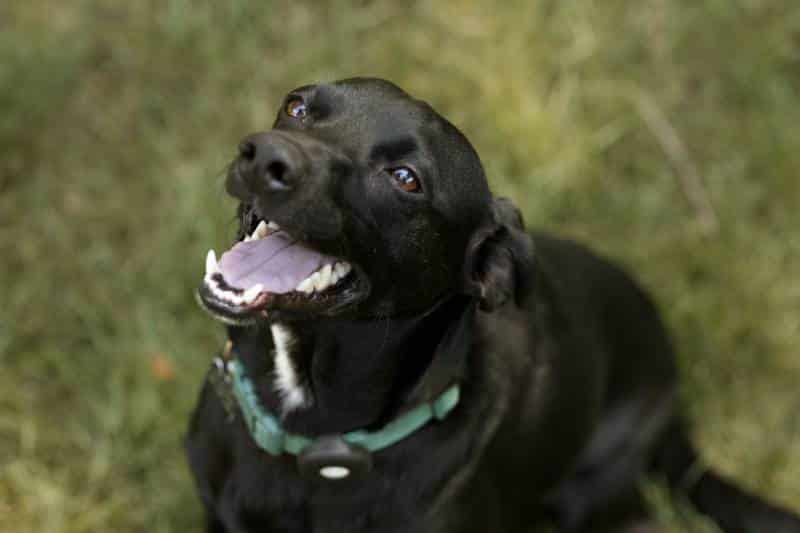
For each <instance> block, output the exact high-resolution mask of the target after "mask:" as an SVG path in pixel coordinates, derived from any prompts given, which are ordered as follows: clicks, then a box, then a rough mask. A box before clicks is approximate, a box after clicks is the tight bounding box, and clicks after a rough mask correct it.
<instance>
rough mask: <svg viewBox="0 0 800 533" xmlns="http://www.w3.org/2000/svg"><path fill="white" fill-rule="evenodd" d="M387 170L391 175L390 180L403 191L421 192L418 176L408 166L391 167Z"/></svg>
mask: <svg viewBox="0 0 800 533" xmlns="http://www.w3.org/2000/svg"><path fill="white" fill-rule="evenodd" d="M388 172H389V174H390V175H391V176H392V180H394V182H395V183H396V184H397V186H398V187H400V188H401V189H403V190H404V191H406V192H413V193H419V192H422V183H420V181H419V178H418V177H417V175H416V174H415V173H414V171H413V170H411V169H410V168H408V167H397V168H391V169H389V170H388Z"/></svg>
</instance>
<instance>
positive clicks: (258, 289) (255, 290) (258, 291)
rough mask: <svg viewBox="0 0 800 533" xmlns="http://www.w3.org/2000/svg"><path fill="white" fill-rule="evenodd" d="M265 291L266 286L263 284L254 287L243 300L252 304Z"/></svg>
mask: <svg viewBox="0 0 800 533" xmlns="http://www.w3.org/2000/svg"><path fill="white" fill-rule="evenodd" d="M262 290H264V286H263V285H262V284H260V283H259V284H257V285H253V286H252V287H250V288H249V289H247V290H246V291H244V294H242V300H243V301H245V302H247V303H250V302H252V301H253V300H255V299H256V297H257V296H258V295H259V294H261V291H262Z"/></svg>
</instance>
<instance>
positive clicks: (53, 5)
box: [0, 0, 800, 533]
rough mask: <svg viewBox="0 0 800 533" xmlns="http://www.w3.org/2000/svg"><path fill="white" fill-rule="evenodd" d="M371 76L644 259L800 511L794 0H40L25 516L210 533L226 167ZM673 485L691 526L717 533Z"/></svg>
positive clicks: (16, 337)
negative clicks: (290, 116) (285, 119)
mask: <svg viewBox="0 0 800 533" xmlns="http://www.w3.org/2000/svg"><path fill="white" fill-rule="evenodd" d="M352 75H377V76H382V77H386V78H389V79H392V80H394V81H395V82H397V83H398V84H399V85H401V86H403V87H405V88H407V89H408V90H409V91H411V92H412V93H414V94H416V95H418V96H420V97H423V98H424V99H426V100H428V101H430V102H431V103H432V104H433V105H434V106H435V107H436V108H437V109H439V110H440V111H441V112H442V113H443V114H445V115H446V116H448V117H450V118H451V119H452V120H453V121H454V122H455V123H456V124H457V125H459V126H460V127H461V128H462V129H463V130H464V131H465V132H466V133H467V135H468V136H469V137H470V138H471V139H472V140H473V142H474V144H475V145H476V147H477V148H478V150H479V152H480V153H481V154H482V158H483V160H484V163H485V166H486V168H487V172H488V174H489V176H490V177H491V181H492V185H493V187H494V189H495V190H496V191H497V192H498V193H501V194H505V195H509V196H512V197H513V198H514V199H515V201H516V202H517V203H518V205H519V206H520V207H521V208H522V209H523V210H524V212H525V214H526V216H527V220H528V223H529V224H530V225H532V226H539V227H544V228H547V229H549V230H552V231H555V232H557V233H560V234H563V235H569V236H573V237H577V238H580V239H584V240H586V241H588V242H590V243H592V244H593V245H594V246H595V247H596V248H597V249H599V250H601V251H602V252H604V253H606V254H609V255H611V256H613V257H615V258H617V259H618V260H620V261H622V262H623V263H625V264H627V265H629V266H630V267H631V268H632V269H634V270H635V271H636V272H637V273H638V275H639V277H640V278H641V279H642V280H643V282H644V283H645V284H646V285H647V286H648V287H649V288H650V289H651V290H652V291H653V293H654V294H655V296H656V298H657V300H658V302H659V304H660V306H661V308H662V309H663V311H664V312H665V315H666V318H667V321H668V322H669V324H670V326H671V328H672V330H673V332H674V334H675V339H676V342H677V344H678V347H679V350H680V354H681V368H682V373H683V378H684V381H683V389H682V399H683V403H684V406H685V410H686V411H687V413H688V414H689V416H690V417H691V418H692V420H693V421H694V435H695V438H696V440H697V442H698V443H699V444H700V445H701V447H702V449H703V451H704V455H705V457H706V458H707V459H708V461H709V462H710V463H712V464H713V465H715V466H717V467H718V468H720V469H721V470H723V471H724V472H726V473H728V474H730V475H731V476H733V477H735V478H736V479H738V480H740V481H741V482H742V483H743V484H744V485H746V486H747V487H749V488H751V489H753V490H756V491H758V492H759V493H761V494H764V495H766V496H769V497H770V498H772V499H774V500H775V501H779V502H782V503H784V504H786V505H794V507H795V508H800V503H799V502H800V454H798V453H797V452H796V450H797V449H798V445H800V415H799V414H798V413H800V395H798V393H797V383H798V382H799V381H800V357H798V356H799V355H800V354H798V348H797V346H798V341H800V277H799V276H798V273H800V231H799V230H800V179H798V175H800V150H798V147H799V146H800V128H798V127H797V124H798V123H800V106H798V102H800V98H799V97H800V94H798V93H800V5H797V3H796V2H793V1H791V0H783V1H781V0H771V1H768V0H703V1H700V2H698V1H696V0H674V1H671V2H668V1H667V0H642V1H640V2H630V1H622V0H604V1H603V2H600V1H598V0H594V1H593V0H561V1H555V0H541V1H538V2H528V1H523V0H509V1H507V2H503V3H490V2H479V3H474V4H473V3H470V4H467V3H464V2H459V1H456V0H444V1H440V2H435V3H434V2H426V1H418V2H415V1H402V2H398V1H391V2H390V1H373V2H362V1H350V2H345V1H342V0H330V1H326V2H312V1H311V0H295V1H293V2H262V3H248V2H244V1H232V2H218V3H210V2H209V3H200V2H188V1H185V0H169V1H155V0H147V1H142V2H127V3H121V2H115V1H111V0H77V1H75V2H69V3H67V2H48V1H46V0H30V1H28V2H12V3H6V4H3V5H2V6H0V257H2V263H0V267H1V268H0V287H3V289H2V291H1V292H0V293H1V294H2V295H3V305H2V307H0V363H2V365H3V372H2V373H0V532H1V533H6V532H7V533H11V532H13V533H29V532H38V531H49V532H51V533H80V532H97V531H119V532H126V531H143V530H145V529H146V530H148V531H153V532H163V533H166V532H175V531H187V530H190V531H194V530H197V529H198V527H199V518H200V516H199V504H198V502H197V501H196V499H195V496H194V493H193V488H192V486H191V481H190V478H189V476H188V472H187V469H186V466H185V464H184V461H183V457H182V452H181V445H180V441H181V436H182V433H183V431H184V428H185V426H186V421H187V418H188V414H189V412H190V409H191V407H192V404H193V402H194V399H195V394H196V392H197V390H198V387H199V384H200V382H201V379H202V376H203V373H204V371H205V369H206V368H207V366H208V364H209V362H210V356H211V353H212V352H213V351H214V350H215V349H216V348H217V347H218V346H219V345H220V343H221V342H222V340H223V337H222V332H221V329H220V328H219V327H218V326H216V325H214V324H212V323H211V321H210V320H209V319H208V318H206V316H204V315H203V314H202V313H201V312H200V311H199V310H198V309H197V308H196V306H195V304H194V302H193V298H192V291H193V289H194V287H195V286H196V284H197V283H198V280H199V278H200V276H201V270H202V258H203V255H204V252H205V250H207V249H208V248H209V247H211V246H214V247H216V248H217V249H219V248H220V247H221V246H222V244H223V243H224V242H226V240H227V239H229V238H230V236H231V235H232V230H233V226H232V223H231V213H232V203H231V202H230V201H228V200H226V199H225V198H224V196H223V191H222V177H221V176H222V172H221V171H222V169H223V167H224V165H225V164H226V162H227V161H228V159H229V158H230V157H231V156H232V155H233V150H234V147H235V146H236V142H237V140H238V139H239V138H240V137H242V136H243V134H245V133H247V132H251V131H255V130H257V129H261V128H264V127H266V126H267V125H268V124H269V123H270V122H271V120H272V116H273V113H274V112H275V108H276V106H277V103H278V102H279V100H280V97H281V95H282V94H283V93H284V92H285V91H287V90H288V89H290V88H292V87H294V86H297V85H301V84H305V83H308V82H312V81H315V80H325V79H335V78H341V77H346V76H352ZM653 117H655V119H654V118H653ZM675 139H677V143H678V144H677V146H676V145H675ZM687 169H688V170H687ZM692 169H694V171H696V174H697V176H699V177H700V178H701V180H702V184H703V187H704V195H705V198H706V199H707V200H708V202H709V203H710V205H711V206H713V213H714V216H715V217H716V220H717V222H718V228H717V230H716V231H713V230H712V231H709V230H708V229H707V227H706V226H705V225H704V223H703V219H702V217H701V216H700V215H699V214H698V213H699V211H698V209H697V207H696V204H693V203H692V202H691V201H690V200H689V199H688V197H687V195H686V193H685V190H684V186H683V185H682V183H683V182H682V180H685V179H690V181H691V179H692ZM687 173H688V174H687ZM793 451H794V453H793ZM648 492H649V494H651V496H652V498H651V499H652V502H653V506H654V510H655V514H656V515H657V516H658V518H659V521H660V522H661V523H662V524H663V525H664V528H665V531H712V529H711V528H710V526H708V525H704V522H703V521H702V520H701V519H699V518H697V517H695V516H693V515H692V513H690V512H689V511H688V510H687V509H686V508H685V507H684V506H683V505H681V504H680V502H674V501H670V500H669V499H668V498H667V497H666V496H665V494H664V493H663V491H662V490H661V489H660V488H659V486H658V484H652V485H650V486H648ZM703 528H705V529H703Z"/></svg>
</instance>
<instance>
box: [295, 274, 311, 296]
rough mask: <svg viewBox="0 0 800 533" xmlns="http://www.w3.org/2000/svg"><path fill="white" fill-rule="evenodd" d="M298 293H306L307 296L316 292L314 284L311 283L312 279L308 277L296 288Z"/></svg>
mask: <svg viewBox="0 0 800 533" xmlns="http://www.w3.org/2000/svg"><path fill="white" fill-rule="evenodd" d="M295 290H296V291H298V292H304V293H306V294H311V293H312V292H314V282H313V281H311V277H307V278H306V279H304V280H303V281H301V282H300V284H299V285H298V286H297V288H295Z"/></svg>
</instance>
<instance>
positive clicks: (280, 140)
mask: <svg viewBox="0 0 800 533" xmlns="http://www.w3.org/2000/svg"><path fill="white" fill-rule="evenodd" d="M235 165H236V172H235V175H234V176H233V177H232V179H230V180H229V182H228V190H229V192H230V193H231V194H232V195H233V196H236V197H239V198H240V199H241V198H242V197H243V196H246V195H248V194H259V193H276V194H277V193H288V192H290V191H292V190H293V189H295V188H296V187H297V186H298V184H299V180H300V179H301V177H302V176H303V175H304V173H306V172H307V167H308V161H307V158H306V156H305V155H304V154H303V152H302V150H301V149H300V148H299V147H298V146H296V145H295V144H294V143H292V142H291V141H290V140H289V139H286V138H284V136H281V135H277V134H275V133H274V132H266V133H259V134H255V135H251V136H249V137H247V138H245V139H244V140H243V141H242V142H241V143H240V144H239V157H238V159H237V161H236V163H235Z"/></svg>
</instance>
